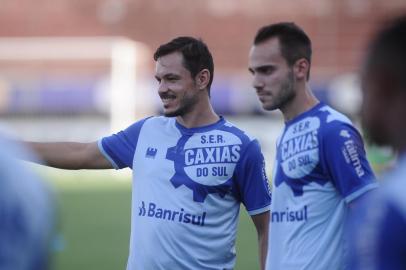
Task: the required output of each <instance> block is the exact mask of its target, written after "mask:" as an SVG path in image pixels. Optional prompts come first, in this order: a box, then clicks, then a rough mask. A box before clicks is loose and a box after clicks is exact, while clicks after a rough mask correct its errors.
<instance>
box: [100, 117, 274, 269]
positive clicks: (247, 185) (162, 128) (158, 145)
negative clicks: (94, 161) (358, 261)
mask: <svg viewBox="0 0 406 270" xmlns="http://www.w3.org/2000/svg"><path fill="white" fill-rule="evenodd" d="M99 147H100V150H101V152H102V153H103V154H104V155H105V156H106V158H107V159H109V160H110V161H111V163H112V164H113V166H114V167H115V168H117V169H118V168H124V167H130V168H132V169H133V193H132V219H131V239H130V254H129V259H128V264H127V269H128V270H133V269H139V270H146V269H153V270H158V269H177V270H181V269H232V268H233V267H234V264H235V256H236V254H235V239H236V232H237V223H238V215H239V206H240V203H241V202H242V203H243V204H244V205H245V208H246V209H247V211H248V213H249V214H250V215H255V214H260V213H263V212H266V211H268V210H269V205H270V200H271V199H270V193H269V189H268V183H267V179H266V176H265V170H264V159H263V156H262V153H261V150H260V146H259V144H258V142H257V140H254V139H252V138H250V137H248V136H247V135H246V134H245V133H244V132H243V131H241V130H240V129H238V128H236V127H235V126H233V125H232V124H230V123H229V122H227V121H225V120H224V119H223V118H221V119H220V120H219V121H218V122H217V123H215V124H212V125H208V126H204V127H200V128H190V129H188V128H185V127H183V126H182V125H180V124H179V123H177V122H176V119H175V118H167V117H152V118H147V119H145V120H142V121H139V122H137V123H135V124H133V125H132V126H130V127H129V128H127V129H126V130H124V131H121V132H119V133H118V134H116V135H112V136H110V137H105V138H103V139H102V140H100V141H99Z"/></svg>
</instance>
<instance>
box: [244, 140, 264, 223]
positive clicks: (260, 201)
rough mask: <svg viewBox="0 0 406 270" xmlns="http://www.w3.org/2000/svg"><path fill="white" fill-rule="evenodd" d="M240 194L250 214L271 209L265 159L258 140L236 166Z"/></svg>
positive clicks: (248, 148) (251, 144) (247, 149)
mask: <svg viewBox="0 0 406 270" xmlns="http://www.w3.org/2000/svg"><path fill="white" fill-rule="evenodd" d="M236 180H237V185H238V190H239V195H240V199H241V201H242V203H243V204H244V205H245V208H246V209H247V211H248V213H249V214H250V215H256V214H260V213H263V212H266V211H268V210H269V205H270V204H271V192H270V188H269V182H268V179H267V177H266V172H265V161H264V157H263V155H262V152H261V148H260V146H259V143H258V141H257V140H254V141H252V142H250V144H249V145H248V146H247V148H246V149H245V152H243V155H242V156H241V159H240V161H239V162H238V164H237V167H236Z"/></svg>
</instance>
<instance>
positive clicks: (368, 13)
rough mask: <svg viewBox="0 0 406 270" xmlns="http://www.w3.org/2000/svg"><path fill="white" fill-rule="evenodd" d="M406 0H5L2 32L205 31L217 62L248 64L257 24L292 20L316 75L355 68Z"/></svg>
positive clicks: (149, 37) (236, 66)
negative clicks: (374, 34)
mask: <svg viewBox="0 0 406 270" xmlns="http://www.w3.org/2000/svg"><path fill="white" fill-rule="evenodd" d="M402 12H403V13H405V12H406V1H404V0H385V1H383V0H382V1H380V0H283V1H282V0H280V1H276V0H205V1H196V0H148V1H147V0H36V1H32V0H0V36H3V37H4V36H100V35H103V36H106V35H114V36H118V35H124V36H127V37H130V38H133V39H135V40H138V41H141V42H144V43H147V44H148V45H150V46H151V47H152V48H153V49H154V48H155V47H156V46H158V45H159V44H160V43H162V42H166V41H167V40H168V39H170V38H172V37H175V36H177V35H194V36H200V37H202V38H203V39H204V40H205V41H206V42H207V43H208V45H209V47H210V48H211V49H212V51H213V54H214V57H215V62H216V69H217V70H219V69H220V70H223V71H225V70H242V69H246V63H247V53H248V49H249V47H250V44H251V40H252V38H253V36H254V34H255V32H256V30H257V28H258V27H260V26H262V25H263V24H267V23H271V22H277V21H283V20H289V21H295V22H297V23H298V24H299V25H301V26H302V27H303V28H304V29H305V30H306V31H307V32H308V34H309V35H310V37H311V38H312V41H313V47H314V59H313V77H323V78H326V77H330V76H334V75H337V74H341V73H345V72H350V71H354V70H356V68H357V66H358V64H359V60H360V59H361V56H362V53H363V48H364V47H365V42H366V40H367V39H368V37H369V35H370V33H371V31H372V30H373V29H374V28H375V27H376V26H377V25H379V23H380V21H381V20H382V19H383V18H385V17H388V16H391V15H393V14H396V13H402Z"/></svg>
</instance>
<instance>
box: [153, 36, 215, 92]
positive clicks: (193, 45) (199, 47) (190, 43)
mask: <svg viewBox="0 0 406 270" xmlns="http://www.w3.org/2000/svg"><path fill="white" fill-rule="evenodd" d="M173 52H180V53H181V54H182V55H183V66H184V67H185V68H186V69H187V70H189V72H190V73H191V75H192V77H193V78H194V77H195V76H196V75H197V74H198V73H199V72H200V71H202V70H203V69H208V70H209V72H210V80H209V84H208V85H207V91H208V94H209V95H210V87H211V84H212V82H213V76H214V64H213V57H212V55H211V53H210V51H209V48H208V47H207V45H206V44H205V43H204V42H203V41H202V40H201V39H196V38H193V37H187V36H185V37H177V38H175V39H173V40H171V41H169V42H168V43H165V44H163V45H161V46H159V48H158V49H157V50H156V51H155V53H154V60H155V61H157V60H158V58H159V57H161V56H165V55H168V54H171V53H173Z"/></svg>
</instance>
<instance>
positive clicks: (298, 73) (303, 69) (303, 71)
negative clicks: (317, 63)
mask: <svg viewBox="0 0 406 270" xmlns="http://www.w3.org/2000/svg"><path fill="white" fill-rule="evenodd" d="M309 70H310V63H309V61H307V60H306V59H305V58H300V59H298V60H297V61H296V62H295V64H294V65H293V73H294V75H295V77H296V79H298V80H306V81H307V77H308V74H309Z"/></svg>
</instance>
